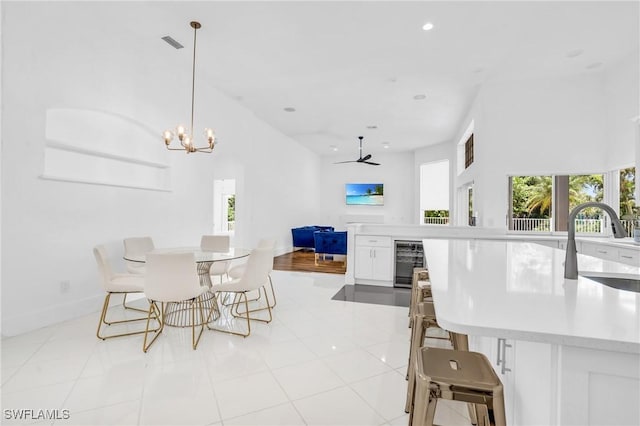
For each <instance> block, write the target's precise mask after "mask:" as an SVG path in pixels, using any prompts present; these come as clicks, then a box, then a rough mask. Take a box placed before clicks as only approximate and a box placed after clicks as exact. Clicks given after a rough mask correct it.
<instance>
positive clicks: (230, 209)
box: [213, 179, 236, 235]
mask: <svg viewBox="0 0 640 426" xmlns="http://www.w3.org/2000/svg"><path fill="white" fill-rule="evenodd" d="M235 206H236V180H235V179H216V180H214V181H213V233H214V234H231V235H233V234H234V232H235V229H236V226H235V225H236V221H235Z"/></svg>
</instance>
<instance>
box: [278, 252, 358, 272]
mask: <svg viewBox="0 0 640 426" xmlns="http://www.w3.org/2000/svg"><path fill="white" fill-rule="evenodd" d="M334 257H335V258H336V260H332V259H330V258H329V255H327V258H326V260H322V259H321V258H320V259H318V264H317V265H316V262H315V253H314V252H313V251H305V250H296V251H294V252H291V253H285V254H283V255H281V256H276V257H275V258H274V259H273V269H276V270H279V271H301V272H325V273H328V274H344V273H345V272H346V270H347V262H346V256H334Z"/></svg>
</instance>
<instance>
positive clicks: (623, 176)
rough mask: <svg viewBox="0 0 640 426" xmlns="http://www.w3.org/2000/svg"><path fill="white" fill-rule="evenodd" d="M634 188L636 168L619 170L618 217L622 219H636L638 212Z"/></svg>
mask: <svg viewBox="0 0 640 426" xmlns="http://www.w3.org/2000/svg"><path fill="white" fill-rule="evenodd" d="M635 190H636V168H635V167H628V168H626V169H622V170H620V218H621V219H623V220H633V219H638V215H639V214H640V212H639V211H638V204H637V203H636V200H635V197H634V193H635Z"/></svg>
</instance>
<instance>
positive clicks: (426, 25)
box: [422, 22, 433, 31]
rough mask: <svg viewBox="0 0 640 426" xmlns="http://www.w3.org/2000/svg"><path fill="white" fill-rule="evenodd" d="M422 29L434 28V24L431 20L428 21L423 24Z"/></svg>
mask: <svg viewBox="0 0 640 426" xmlns="http://www.w3.org/2000/svg"><path fill="white" fill-rule="evenodd" d="M422 29H423V30H425V31H429V30H432V29H433V24H432V23H431V22H427V23H426V24H424V25H423V26H422Z"/></svg>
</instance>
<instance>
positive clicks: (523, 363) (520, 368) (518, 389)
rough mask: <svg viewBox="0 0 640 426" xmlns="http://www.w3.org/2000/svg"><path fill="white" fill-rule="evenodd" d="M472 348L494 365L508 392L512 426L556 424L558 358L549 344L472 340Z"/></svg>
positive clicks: (480, 338) (470, 344)
mask: <svg viewBox="0 0 640 426" xmlns="http://www.w3.org/2000/svg"><path fill="white" fill-rule="evenodd" d="M469 348H470V350H472V351H475V352H481V353H483V354H484V355H485V356H486V357H487V358H488V359H489V361H490V362H491V365H492V367H493V369H494V370H495V372H496V374H497V375H498V377H499V378H500V381H501V382H502V386H503V389H504V399H505V414H506V419H507V424H508V425H551V424H554V423H555V421H554V413H555V409H556V403H555V396H556V392H555V386H556V381H555V379H554V372H555V367H554V365H555V364H554V363H555V358H554V351H556V352H557V349H555V347H554V346H553V345H550V344H548V343H536V342H528V341H515V340H512V339H502V338H496V337H481V336H471V337H470V338H469Z"/></svg>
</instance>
